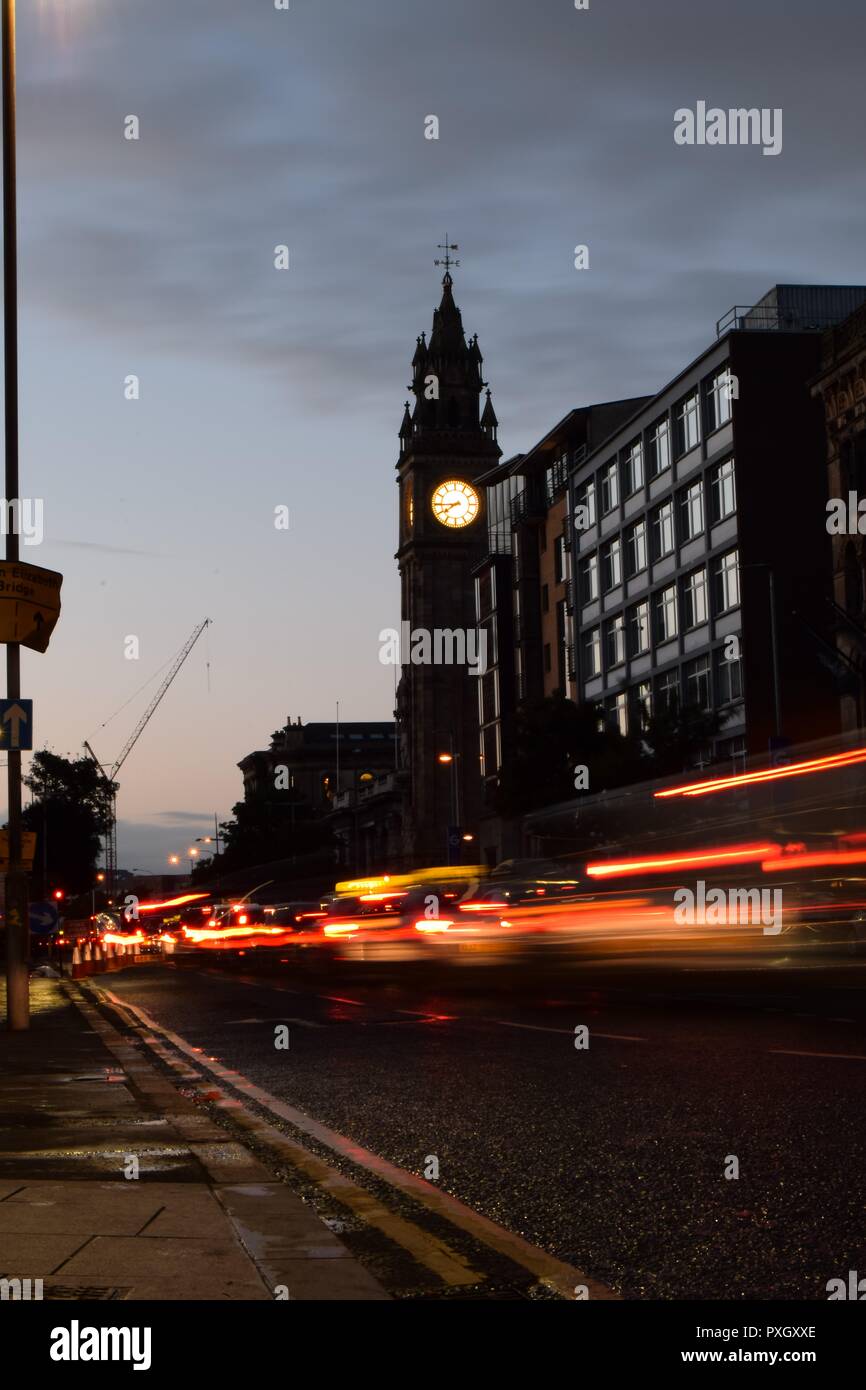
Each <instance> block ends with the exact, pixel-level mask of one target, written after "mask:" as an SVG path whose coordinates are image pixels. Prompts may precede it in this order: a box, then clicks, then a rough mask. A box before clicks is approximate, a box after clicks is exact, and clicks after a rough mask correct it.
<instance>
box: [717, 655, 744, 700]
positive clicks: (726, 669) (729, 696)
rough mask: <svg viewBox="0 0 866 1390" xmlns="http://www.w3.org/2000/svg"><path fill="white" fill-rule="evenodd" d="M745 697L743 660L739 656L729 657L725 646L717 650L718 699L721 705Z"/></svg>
mask: <svg viewBox="0 0 866 1390" xmlns="http://www.w3.org/2000/svg"><path fill="white" fill-rule="evenodd" d="M742 698H743V662H742V658H741V657H739V656H737V657H734V658H733V659H729V658H727V657H726V656H725V648H724V647H719V649H718V651H717V652H716V700H717V703H718V704H720V705H731V704H733V703H734V701H735V700H742Z"/></svg>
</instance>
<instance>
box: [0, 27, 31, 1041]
mask: <svg viewBox="0 0 866 1390" xmlns="http://www.w3.org/2000/svg"><path fill="white" fill-rule="evenodd" d="M2 43H3V84H2V85H3V93H2V108H3V348H4V361H3V380H4V388H5V393H6V400H5V406H6V501H7V502H11V501H12V499H13V498H17V496H18V218H17V209H16V186H15V184H16V171H15V0H3V18H2ZM6 531H7V534H6V559H7V560H11V561H13V562H16V561H17V560H18V558H19V556H18V534H17V531H16V530H15V529H14V528H12V527H7V528H6ZM6 694H7V697H8V698H9V699H10V700H18V699H20V698H21V648H20V647H19V645H18V643H17V642H9V643H7V645H6ZM8 779H9V868H8V870H7V873H6V991H7V993H6V1017H7V1023H8V1026H9V1028H10V1029H14V1030H22V1029H25V1028H29V1027H30V981H29V975H28V968H27V958H28V956H29V953H30V952H29V947H30V925H29V921H28V914H27V876H26V873H25V871H24V865H23V864H22V862H21V753H20V751H17V750H15V749H10V750H9V767H8Z"/></svg>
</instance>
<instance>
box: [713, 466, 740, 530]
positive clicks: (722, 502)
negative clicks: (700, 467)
mask: <svg viewBox="0 0 866 1390" xmlns="http://www.w3.org/2000/svg"><path fill="white" fill-rule="evenodd" d="M710 487H711V490H712V498H713V502H712V506H713V522H718V521H724V519H725V517H726V516H733V515H734V512H735V511H736V510H737V487H736V482H735V478H734V460H733V459H725V462H724V463H720V464H719V466H718V468H714V469H713V472H712V478H711V483H710Z"/></svg>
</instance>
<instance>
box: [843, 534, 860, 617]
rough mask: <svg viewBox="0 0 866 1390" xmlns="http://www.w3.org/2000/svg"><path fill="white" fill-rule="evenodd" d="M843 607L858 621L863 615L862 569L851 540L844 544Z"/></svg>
mask: <svg viewBox="0 0 866 1390" xmlns="http://www.w3.org/2000/svg"><path fill="white" fill-rule="evenodd" d="M845 608H846V611H847V613H848V616H849V617H851V618H856V619H857V621H858V622H859V621H860V619H861V618H862V616H863V569H862V566H861V564H860V560H859V557H858V555H857V547H856V546H855V545H854V542H853V541H849V542H848V544H847V545H846V546H845Z"/></svg>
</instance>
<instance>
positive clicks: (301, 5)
mask: <svg viewBox="0 0 866 1390" xmlns="http://www.w3.org/2000/svg"><path fill="white" fill-rule="evenodd" d="M864 37H866V16H864V12H863V10H862V7H861V6H854V5H852V4H849V3H848V2H847V0H826V3H825V4H824V5H822V6H815V5H814V4H812V3H811V0H762V3H761V5H760V6H756V5H755V4H754V0H731V2H730V3H728V4H726V5H725V6H724V8H723V9H720V10H716V9H713V8H712V7H707V6H701V5H696V4H695V3H694V0H659V3H653V4H647V3H646V0H605V3H602V0H599V3H597V4H593V5H592V6H591V8H590V10H589V11H586V12H578V11H575V10H574V8H573V6H571V5H570V4H569V3H568V0H531V3H530V0H520V2H519V0H472V3H471V4H467V3H466V0H440V3H439V4H438V5H436V6H435V7H432V8H431V7H430V6H429V4H428V3H427V0H371V3H369V4H365V5H359V4H358V3H357V0H294V3H293V4H292V6H291V9H290V10H289V11H285V12H278V11H275V10H274V9H273V8H272V7H271V6H270V5H269V4H268V3H266V2H265V0H262V3H260V4H258V5H253V4H249V3H248V4H245V5H241V4H238V3H237V0H184V3H183V4H177V3H176V0H171V2H170V0H148V3H147V4H146V5H144V4H141V3H140V0H111V4H101V3H99V4H97V3H96V0H94V3H93V4H90V5H86V6H80V7H75V9H74V10H73V9H72V8H71V7H70V9H69V12H68V15H67V17H66V37H65V39H64V40H63V41H61V37H60V35H59V31H58V29H57V28H56V27H55V25H52V24H49V23H48V22H47V20H46V21H45V22H44V23H40V20H39V12H37V11H35V10H34V9H33V8H32V7H22V13H21V16H20V20H19V83H20V103H19V177H20V216H21V321H22V480H23V487H22V490H23V491H24V492H25V495H38V496H43V497H45V498H46V521H47V527H48V530H47V534H46V541H45V544H44V546H43V547H42V548H41V551H40V553H39V555H38V557H37V558H38V560H39V563H42V564H45V565H46V566H48V567H49V568H58V569H64V566H65V563H66V562H67V561H68V562H69V563H68V565H67V566H66V568H65V570H64V572H65V575H66V578H65V582H64V590H63V614H62V618H61V623H60V625H59V626H58V629H57V631H56V633H55V636H54V638H53V639H52V647H51V650H50V652H49V654H48V656H46V657H39V658H36V657H34V658H32V659H31V657H30V656H29V654H28V655H26V656H25V683H26V684H27V688H28V691H29V693H31V694H32V695H33V696H34V697H35V698H36V699H37V732H38V736H39V734H40V733H41V736H42V737H44V738H45V739H46V741H49V742H51V743H52V744H53V745H55V746H57V747H60V746H70V747H76V746H79V745H80V741H81V738H82V737H83V735H84V733H85V732H86V729H87V728H88V727H91V720H92V710H93V708H94V706H97V707H98V708H100V709H101V708H117V707H118V706H120V705H121V704H122V702H123V701H124V700H125V699H127V698H129V696H130V695H131V693H132V692H133V691H135V690H136V689H137V687H138V686H139V685H140V684H141V680H142V671H144V672H145V673H146V671H148V670H152V669H156V668H158V667H159V666H160V665H162V663H164V662H166V661H167V660H169V659H170V658H171V655H172V653H173V652H175V651H177V650H178V648H179V647H180V645H181V643H182V642H183V640H184V638H185V636H186V635H187V634H188V633H189V632H191V631H192V629H193V626H194V625H195V623H196V622H197V621H200V619H201V618H202V617H203V616H205V615H208V616H210V617H212V618H213V619H214V628H213V630H212V632H211V633H209V635H208V644H207V646H205V644H204V641H202V642H201V643H200V644H199V646H198V647H197V649H196V651H195V653H194V654H193V657H191V658H190V661H189V662H188V663H187V665H186V666H185V667H184V670H183V671H182V672H181V674H180V675H179V677H178V679H177V681H176V682H175V684H174V686H173V687H172V690H171V691H170V692H169V694H168V696H167V697H166V700H165V702H164V704H163V705H162V706H161V707H160V709H159V710H158V711H157V714H156V715H155V716H154V720H153V722H152V724H151V725H150V726H149V727H148V729H147V730H146V731H145V733H144V735H143V736H142V741H141V744H140V745H139V747H138V748H137V749H136V750H135V752H134V753H133V755H132V757H131V758H130V761H129V764H128V766H127V768H126V769H125V770H124V774H123V777H122V789H121V813H122V814H124V815H126V816H128V817H129V818H130V819H131V820H134V821H135V822H136V823H138V822H142V821H144V819H145V818H146V817H148V816H152V815H156V814H158V813H159V812H160V811H161V808H162V807H163V806H164V804H165V802H166V800H168V801H170V802H174V804H179V805H184V804H187V805H189V804H192V805H203V806H207V805H208V804H210V805H212V806H213V809H215V810H217V811H218V812H219V814H220V815H221V816H225V815H226V814H227V813H228V810H229V808H230V806H231V805H232V804H233V803H234V802H235V801H236V800H237V799H238V798H239V796H240V795H241V779H240V775H239V773H238V770H237V767H236V764H237V762H238V760H239V759H240V758H241V757H243V756H244V754H245V753H247V752H249V751H250V749H252V748H254V747H261V746H262V745H263V744H264V743H266V742H267V739H268V737H269V734H270V731H271V730H272V729H273V728H274V727H275V726H276V725H277V724H279V723H280V722H281V720H282V719H283V718H284V717H285V711H286V710H287V709H292V710H294V711H295V712H296V713H301V714H302V715H303V717H304V718H305V719H310V720H313V719H327V718H331V717H332V716H333V711H334V706H335V703H336V701H337V700H338V699H339V700H341V702H342V705H343V708H344V709H345V710H346V713H347V715H348V716H349V717H354V718H365V717H366V718H385V717H389V715H390V712H391V709H392V708H393V688H392V685H391V676H390V674H389V673H387V672H386V671H385V670H384V669H383V668H382V667H381V666H380V665H379V662H378V642H377V634H378V632H379V631H380V630H381V628H382V627H384V626H389V625H393V623H394V621H395V620H396V618H397V616H398V606H399V595H398V589H397V574H396V566H395V564H394V560H393V553H394V549H395V548H396V497H395V488H394V472H393V465H394V461H395V458H396V445H397V441H396V431H397V429H398V426H399V421H400V416H401V413H402V402H403V400H404V399H405V396H406V383H407V382H408V380H409V362H410V359H411V355H412V351H413V348H414V342H415V337H416V335H417V334H418V333H420V332H421V331H422V329H426V330H428V331H429V327H430V318H431V312H432V309H433V306H434V304H435V303H436V301H437V299H438V292H439V287H438V273H437V272H436V271H435V270H434V269H433V266H432V260H433V257H434V255H435V254H436V250H435V248H436V243H437V242H440V241H442V240H443V239H444V236H445V234H446V232H447V233H448V234H450V236H451V238H452V239H453V240H456V241H458V242H459V243H460V245H461V260H462V265H461V268H460V270H459V271H457V272H456V277H455V278H456V297H457V300H458V303H459V304H460V306H461V308H462V310H463V314H464V322H465V324H466V328H467V331H468V332H475V331H477V332H478V334H479V338H480V345H481V349H482V351H483V353H484V355H485V370H486V374H487V376H488V378H489V380H490V383H491V387H492V389H493V394H494V402H495V405H496V410H497V413H498V415H499V419H500V422H501V429H500V441H501V443H502V446H503V448H504V449H505V451H506V453H512V452H516V451H517V450H518V449H522V448H526V447H528V446H530V445H531V444H532V443H533V442H534V441H535V440H537V439H538V438H540V437H541V436H542V435H543V434H544V433H545V431H546V430H547V429H548V428H549V427H550V426H551V424H552V423H554V422H555V421H556V420H557V419H559V418H561V417H562V416H563V415H564V414H565V413H566V411H567V410H568V409H570V408H571V407H572V406H575V405H578V404H584V403H588V402H591V401H593V400H607V399H612V398H615V397H620V396H626V395H631V394H643V393H644V392H648V391H652V390H654V389H657V388H658V387H659V386H660V385H661V384H662V383H663V382H664V381H665V380H666V379H667V378H668V377H670V376H671V375H673V373H674V372H675V371H676V370H677V369H678V368H679V367H681V366H682V365H683V364H684V363H685V362H686V361H688V360H689V359H690V358H691V357H693V356H694V355H695V354H696V353H697V352H698V351H700V350H701V349H702V348H703V347H704V346H706V344H707V343H708V342H709V341H710V340H711V338H712V336H713V335H714V329H715V323H716V320H717V319H718V318H719V317H720V315H721V314H723V313H724V312H725V311H726V310H727V309H728V308H729V307H730V306H731V305H732V304H734V303H741V304H742V303H749V302H751V301H753V300H754V299H756V298H758V297H759V296H760V295H761V294H762V293H763V292H764V291H765V290H766V289H767V288H768V287H769V286H770V285H771V284H773V283H775V282H777V281H815V282H849V283H859V282H862V281H864V280H866V255H864V251H863V247H864V245H866V236H864V232H866V200H864V196H863V194H864V187H863V184H864V179H863V173H862V160H861V151H860V132H861V131H862V128H863V115H864V110H863V108H864V106H866V95H864V92H863V84H862V80H861V73H860V66H861V53H862V47H863V43H862V41H863V38H864ZM698 99H704V100H706V101H708V102H709V103H710V104H717V105H720V106H723V107H729V106H739V105H746V106H753V105H754V106H760V107H762V106H768V107H781V108H782V109H783V112H784V149H783V153H782V154H781V155H780V156H779V157H778V158H776V159H767V158H763V157H762V155H761V152H760V150H757V149H738V148H724V147H722V148H715V149H708V148H706V147H705V148H703V149H699V148H681V147H677V146H675V145H674V141H673V129H674V112H675V110H676V109H677V108H678V107H681V106H693V105H694V103H695V102H696V101H697V100H698ZM131 113H132V114H136V115H138V117H139V118H140V121H141V139H140V140H139V141H137V142H130V141H126V140H124V139H123V122H124V118H125V117H126V116H127V115H128V114H131ZM431 113H432V114H436V115H438V116H439V119H440V139H439V140H438V141H426V140H425V139H424V136H423V126H424V118H425V116H426V115H428V114H431ZM283 242H285V243H287V244H288V245H289V247H290V253H291V269H290V271H288V272H287V273H285V274H280V273H278V272H276V271H275V270H274V269H273V249H274V246H275V245H277V244H278V243H283ZM577 243H586V244H588V245H589V247H590V253H591V269H590V271H588V272H583V273H578V272H576V271H575V270H574V268H573V247H574V246H575V244H577ZM129 373H135V374H137V375H138V376H139V377H140V381H141V399H140V401H138V402H135V403H130V402H128V401H126V400H125V399H124V397H123V381H124V378H125V377H126V376H127V374H129ZM278 504H287V505H288V506H289V507H290V510H291V514H292V529H291V530H290V531H289V532H287V533H276V532H275V531H274V528H273V509H274V507H275V506H276V505H278ZM85 538H86V539H85ZM96 546H99V547H101V549H100V550H97V549H95V547H96ZM55 547H56V549H57V554H56V556H54V554H53V550H54V548H55ZM142 560H145V561H146V562H147V563H146V564H142V563H140V562H141V561H142ZM128 634H136V635H138V636H139V637H140V639H141V648H142V657H141V662H142V667H141V670H139V669H138V667H137V666H136V665H135V663H131V662H128V661H126V660H125V658H124V655H123V652H124V638H125V637H126V636H127V635H128ZM119 725H120V721H118V728H119ZM126 732H128V731H126V730H123V729H119V732H118V734H117V738H116V740H115V743H116V746H115V748H114V751H115V752H116V751H118V749H119V747H120V746H122V743H123V740H124V738H125V736H126ZM99 751H100V754H101V756H104V757H107V756H108V755H109V754H110V753H111V752H112V748H111V746H110V745H109V746H108V747H107V748H106V750H105V751H104V752H103V750H102V749H101V748H100V750H99ZM208 815H209V816H211V818H212V812H208ZM130 833H131V835H133V832H132V831H131V832H130ZM134 834H136V835H137V834H138V831H135V832H134ZM131 843H132V844H133V845H134V844H135V843H136V841H135V838H134V835H133V838H132V840H131Z"/></svg>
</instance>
